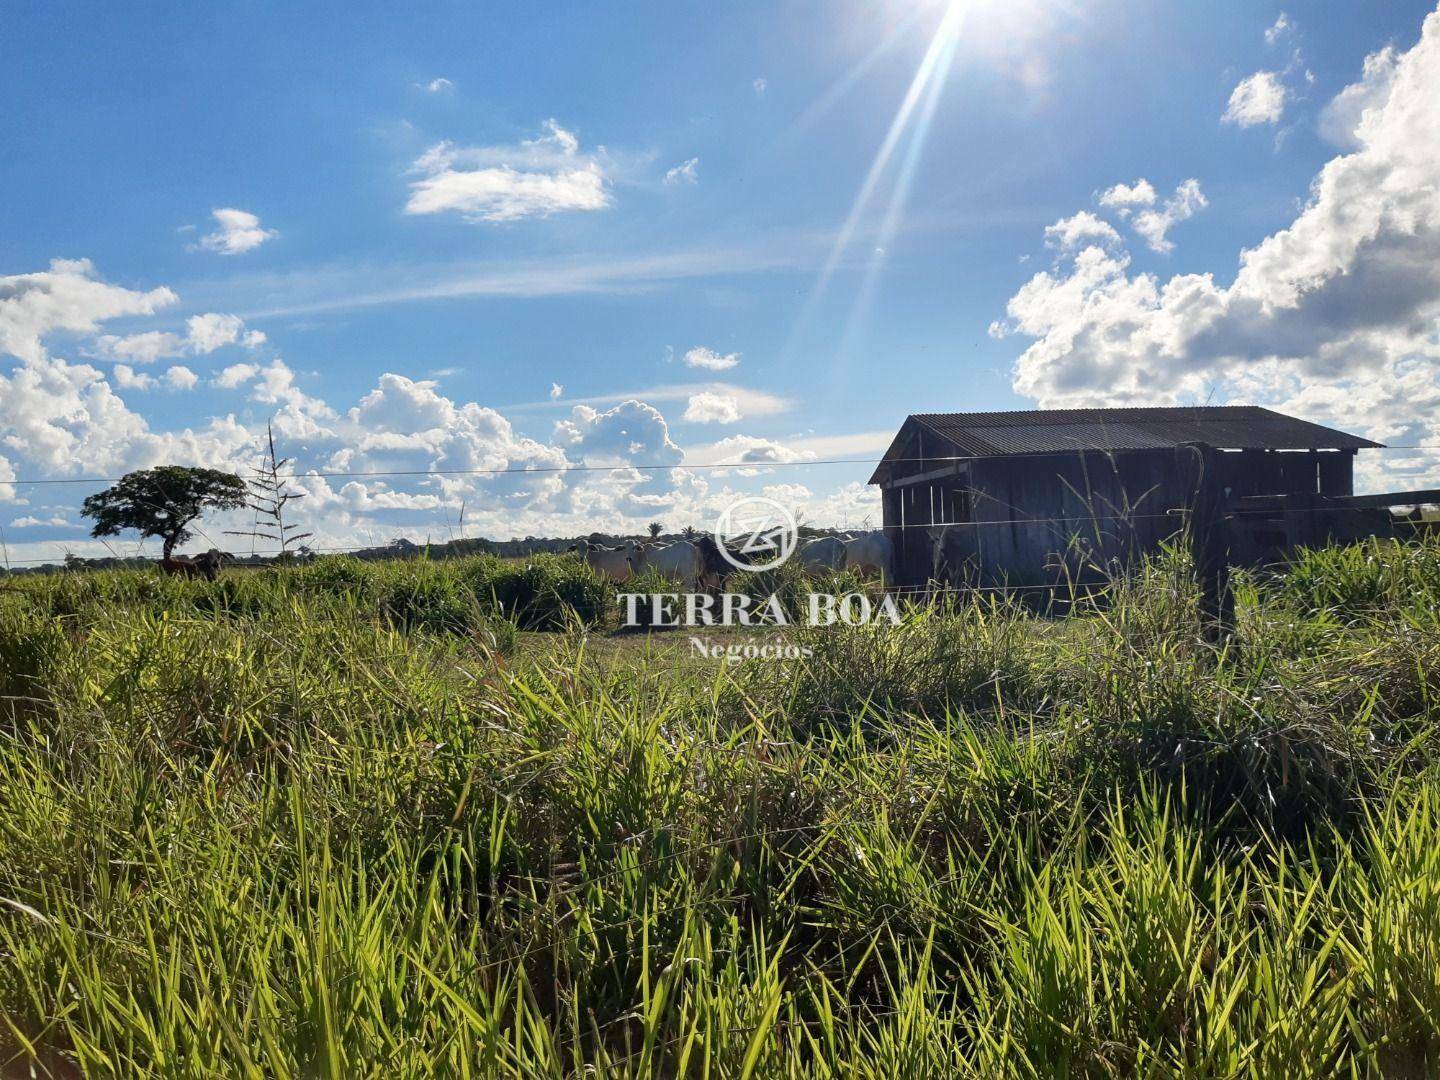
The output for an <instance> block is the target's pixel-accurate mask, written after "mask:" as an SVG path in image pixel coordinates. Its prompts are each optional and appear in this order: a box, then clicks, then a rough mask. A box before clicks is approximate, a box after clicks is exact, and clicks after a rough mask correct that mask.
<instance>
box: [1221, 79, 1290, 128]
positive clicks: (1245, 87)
mask: <svg viewBox="0 0 1440 1080" xmlns="http://www.w3.org/2000/svg"><path fill="white" fill-rule="evenodd" d="M1288 97H1289V91H1287V90H1286V89H1285V84H1284V83H1283V82H1281V81H1280V75H1279V73H1278V72H1274V71H1257V72H1255V74H1254V75H1250V76H1247V77H1246V78H1244V79H1242V80H1240V83H1239V85H1237V86H1236V87H1235V89H1234V90H1232V91H1231V92H1230V101H1229V103H1228V104H1227V105H1226V106H1225V113H1224V115H1223V116H1221V117H1220V120H1221V122H1222V123H1226V124H1236V125H1238V126H1240V127H1242V128H1248V127H1254V126H1255V125H1257V124H1278V123H1279V122H1280V118H1281V117H1282V116H1283V115H1284V114H1285V101H1286V99H1287V98H1288Z"/></svg>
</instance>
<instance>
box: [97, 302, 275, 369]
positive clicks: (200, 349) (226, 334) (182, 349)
mask: <svg viewBox="0 0 1440 1080" xmlns="http://www.w3.org/2000/svg"><path fill="white" fill-rule="evenodd" d="M244 327H245V321H244V320H243V319H241V318H240V316H239V315H222V314H219V313H217V312H213V311H212V312H207V313H206V314H204V315H192V316H190V318H189V319H187V320H186V321H185V333H184V334H183V335H182V334H175V333H171V332H170V331H168V330H147V331H144V332H143V333H138V334H128V335H126V336H124V337H117V336H116V335H114V334H103V335H101V336H100V337H99V338H97V339H96V340H95V346H94V350H93V352H94V355H96V356H100V357H104V358H106V359H109V360H125V361H128V362H130V363H132V364H150V363H154V362H155V361H156V360H162V359H165V358H166V357H172V356H205V355H208V354H209V353H212V352H214V351H215V350H216V349H220V348H223V347H224V346H226V345H234V344H237V343H238V344H241V345H244V346H245V347H246V348H252V349H253V348H256V347H258V346H260V345H263V344H264V343H265V340H266V339H265V335H264V334H263V333H262V332H261V331H259V330H245V329H244Z"/></svg>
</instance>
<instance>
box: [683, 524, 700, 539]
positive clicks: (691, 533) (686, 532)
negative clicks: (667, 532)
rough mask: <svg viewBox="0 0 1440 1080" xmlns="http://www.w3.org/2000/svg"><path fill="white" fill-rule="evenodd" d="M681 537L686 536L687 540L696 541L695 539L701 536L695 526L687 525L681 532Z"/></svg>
mask: <svg viewBox="0 0 1440 1080" xmlns="http://www.w3.org/2000/svg"><path fill="white" fill-rule="evenodd" d="M681 535H682V536H684V537H685V539H686V540H694V539H695V537H697V536H699V535H700V534H699V533H697V532H696V531H695V526H694V525H686V526H685V528H684V529H683V530H681Z"/></svg>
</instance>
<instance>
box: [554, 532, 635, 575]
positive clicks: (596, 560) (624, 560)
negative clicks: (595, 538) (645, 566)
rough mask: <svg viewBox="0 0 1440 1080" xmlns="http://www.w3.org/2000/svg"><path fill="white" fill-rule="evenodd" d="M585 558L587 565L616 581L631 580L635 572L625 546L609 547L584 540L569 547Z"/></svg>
mask: <svg viewBox="0 0 1440 1080" xmlns="http://www.w3.org/2000/svg"><path fill="white" fill-rule="evenodd" d="M568 550H570V551H574V552H576V553H577V554H579V555H580V557H581V558H582V559H584V560H585V565H586V566H588V567H590V569H591V570H594V571H595V573H597V574H599V575H600V576H601V577H603V578H606V579H607V580H609V581H614V582H616V583H619V582H622V581H629V580H630V579H631V578H632V577H633V576H634V574H635V571H634V569H633V568H632V567H631V565H630V558H629V552H627V551H626V550H625V548H623V547H618V548H607V547H601V546H600V545H599V544H592V543H590V542H589V541H584V540H582V541H581V542H580V543H578V544H573V545H571V546H570V548H569V549H568Z"/></svg>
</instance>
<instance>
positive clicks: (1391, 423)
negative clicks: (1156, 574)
mask: <svg viewBox="0 0 1440 1080" xmlns="http://www.w3.org/2000/svg"><path fill="white" fill-rule="evenodd" d="M1373 74H1374V69H1373V66H1372V70H1371V71H1370V72H1369V73H1368V74H1367V77H1369V76H1373ZM1387 81H1388V84H1389V88H1388V91H1386V92H1383V93H1379V92H1377V93H1376V95H1375V97H1374V103H1373V104H1372V105H1371V106H1370V107H1369V108H1367V109H1366V110H1365V112H1364V118H1363V120H1362V121H1361V122H1360V124H1359V126H1358V128H1357V130H1356V132H1355V137H1356V139H1357V140H1358V149H1356V150H1355V151H1354V152H1353V153H1349V154H1345V155H1342V156H1339V157H1336V158H1334V159H1332V160H1331V161H1330V162H1328V163H1327V164H1326V165H1325V166H1324V167H1323V168H1322V169H1321V170H1320V172H1319V174H1318V175H1317V176H1316V177H1315V179H1314V182H1313V183H1312V185H1311V196H1310V199H1309V202H1308V203H1307V204H1306V205H1305V206H1304V208H1303V209H1302V210H1301V211H1300V212H1299V214H1298V215H1297V217H1296V218H1295V220H1294V221H1293V222H1292V223H1291V224H1290V225H1289V226H1287V227H1286V228H1284V229H1281V230H1280V231H1278V232H1276V233H1274V234H1273V235H1271V236H1269V237H1266V238H1265V239H1264V240H1262V241H1261V242H1260V243H1259V244H1257V245H1256V246H1254V247H1252V248H1249V249H1247V250H1244V251H1242V252H1240V254H1239V259H1238V268H1237V271H1236V272H1235V274H1234V277H1233V280H1232V281H1231V282H1230V283H1229V284H1225V283H1223V282H1221V281H1219V280H1217V279H1216V276H1215V275H1214V274H1180V275H1175V276H1173V277H1170V278H1168V279H1165V278H1162V277H1159V276H1157V275H1153V274H1133V273H1131V271H1130V267H1129V260H1128V257H1127V256H1126V255H1125V254H1124V253H1123V252H1115V251H1107V250H1106V249H1103V248H1101V247H1099V246H1093V245H1092V246H1090V247H1087V248H1085V249H1083V250H1081V251H1079V252H1078V253H1076V255H1075V256H1074V258H1073V260H1071V261H1070V262H1069V263H1068V264H1067V265H1066V266H1065V267H1063V268H1057V269H1056V270H1053V271H1044V272H1041V273H1039V274H1036V275H1035V276H1034V277H1033V278H1031V279H1030V281H1029V282H1027V283H1026V284H1025V285H1024V286H1023V287H1022V288H1021V289H1020V290H1019V291H1018V292H1017V293H1016V294H1015V295H1014V296H1013V297H1012V298H1011V300H1010V302H1009V305H1008V307H1007V314H1008V319H1007V321H1006V323H1005V324H1004V328H1005V330H1006V332H1009V333H1020V334H1024V335H1027V336H1030V337H1032V338H1034V339H1035V340H1034V342H1033V343H1032V344H1031V345H1030V346H1029V347H1028V348H1027V349H1026V350H1025V351H1024V353H1023V354H1022V355H1021V356H1020V358H1019V360H1018V361H1017V363H1016V366H1015V372H1014V386H1015V389H1016V390H1017V391H1019V392H1020V393H1022V394H1024V395H1026V396H1028V397H1032V398H1034V399H1036V400H1037V401H1039V402H1040V403H1041V404H1042V405H1044V406H1047V407H1057V406H1065V405H1099V404H1127V403H1129V404H1154V403H1157V402H1160V401H1167V400H1168V401H1174V402H1182V401H1209V400H1236V401H1251V402H1254V401H1259V402H1262V403H1266V404H1271V405H1274V406H1276V407H1278V408H1281V409H1282V410H1288V411H1293V412H1297V413H1299V414H1301V415H1304V416H1307V417H1310V418H1312V419H1316V420H1319V421H1321V422H1329V423H1334V424H1337V425H1339V426H1341V427H1348V428H1350V429H1352V430H1359V431H1363V432H1365V433H1368V434H1369V435H1371V436H1372V437H1374V438H1377V439H1379V440H1381V441H1392V442H1396V443H1404V444H1414V443H1421V442H1437V441H1440V154H1436V153H1435V147H1436V146H1440V94H1437V93H1436V92H1435V88H1436V87H1437V86H1440V13H1434V14H1431V15H1430V16H1429V17H1428V18H1427V19H1426V20H1425V24H1424V28H1423V32H1422V35H1421V38H1420V41H1419V42H1418V43H1417V44H1416V45H1415V46H1414V47H1413V48H1412V49H1410V50H1409V51H1408V52H1406V53H1403V54H1401V55H1399V56H1398V57H1397V58H1396V60H1395V63H1394V64H1393V72H1392V73H1391V74H1390V76H1389V77H1388V80H1387ZM1372 89H1373V88H1372ZM1382 460H1383V461H1384V462H1385V464H1386V467H1387V468H1388V469H1390V470H1391V471H1392V472H1395V471H1403V470H1404V469H1406V468H1408V469H1410V470H1411V471H1412V472H1416V473H1419V472H1423V471H1425V470H1433V468H1434V464H1435V457H1434V455H1429V456H1426V455H1423V454H1417V456H1416V457H1415V458H1414V459H1410V460H1409V464H1408V465H1407V464H1405V462H1406V460H1407V459H1406V458H1405V457H1403V456H1401V455H1397V454H1386V455H1384V457H1383V459H1382ZM1417 486H1418V485H1417Z"/></svg>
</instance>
